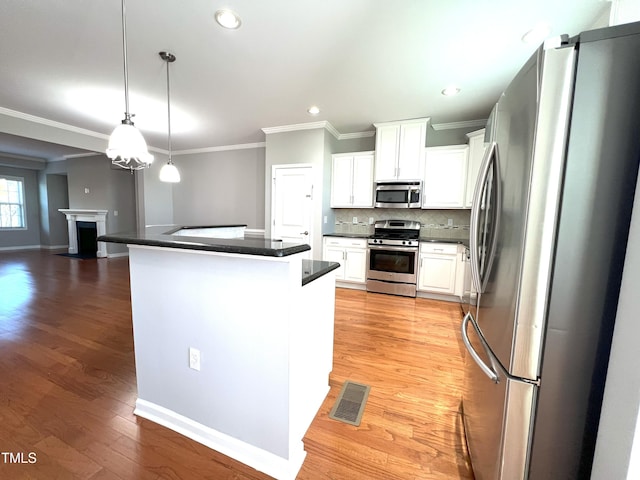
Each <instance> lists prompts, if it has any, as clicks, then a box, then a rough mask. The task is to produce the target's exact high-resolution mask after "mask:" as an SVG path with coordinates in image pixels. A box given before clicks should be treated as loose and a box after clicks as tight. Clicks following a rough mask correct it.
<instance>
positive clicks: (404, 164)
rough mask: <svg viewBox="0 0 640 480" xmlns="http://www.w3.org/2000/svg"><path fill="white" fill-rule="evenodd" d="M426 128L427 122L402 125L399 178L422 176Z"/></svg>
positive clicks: (406, 178)
mask: <svg viewBox="0 0 640 480" xmlns="http://www.w3.org/2000/svg"><path fill="white" fill-rule="evenodd" d="M426 129H427V125H426V124H425V123H409V124H403V125H401V127H400V150H399V153H398V174H397V177H398V179H399V180H417V179H420V178H422V165H423V162H424V147H425V141H426Z"/></svg>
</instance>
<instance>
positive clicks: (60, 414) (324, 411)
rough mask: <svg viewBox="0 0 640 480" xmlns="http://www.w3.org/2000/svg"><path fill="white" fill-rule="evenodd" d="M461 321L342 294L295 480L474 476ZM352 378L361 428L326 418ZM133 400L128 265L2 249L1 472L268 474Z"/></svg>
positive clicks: (418, 304)
mask: <svg viewBox="0 0 640 480" xmlns="http://www.w3.org/2000/svg"><path fill="white" fill-rule="evenodd" d="M162 292H163V286H162V285H158V294H159V295H161V294H162ZM459 322H460V310H459V307H458V306H457V305H455V304H451V303H446V302H436V301H429V300H423V299H409V298H401V297H393V296H388V295H379V294H367V293H365V292H361V291H354V290H344V289H338V290H337V297H336V326H335V353H334V369H333V373H332V375H331V386H332V388H331V392H330V394H329V396H328V397H327V399H326V400H325V402H324V404H323V406H322V408H321V409H320V412H319V413H318V415H317V416H316V419H315V420H314V422H313V423H312V425H311V427H310V429H309V431H308V432H307V435H306V437H305V448H306V450H307V451H308V455H307V458H306V460H305V463H304V465H303V467H302V470H301V471H300V474H299V475H298V479H299V480H315V479H318V480H329V479H331V480H360V479H361V480H364V479H367V480H376V479H379V480H382V479H384V480H391V479H402V480H413V479H470V478H473V475H472V473H471V470H470V468H469V463H468V458H467V455H466V451H465V445H464V440H463V433H462V426H461V420H460V416H459V412H458V411H459V404H460V387H461V384H462V378H463V373H462V363H461V362H462V361H461V358H462V350H461V348H463V347H462V346H461V341H460V339H459V337H458V336H459V334H458V325H459ZM347 379H349V380H353V381H357V382H361V383H366V384H368V385H370V386H371V392H370V395H369V399H368V402H367V406H366V409H365V412H364V415H363V418H362V423H361V425H360V426H359V427H354V426H351V425H348V424H345V423H341V422H337V421H335V420H331V419H329V418H328V413H329V410H330V409H331V407H332V406H333V403H334V401H335V399H336V397H337V395H338V393H339V391H340V388H341V386H342V383H343V382H344V381H345V380H347ZM135 399H136V381H135V365H134V356H133V337H132V328H131V306H130V299H129V276H128V261H127V259H126V258H121V259H108V260H107V259H100V260H77V259H73V258H68V257H62V256H57V255H54V254H52V253H50V252H33V251H31V252H17V253H16V252H11V253H6V252H5V253H0V478H7V479H9V478H10V479H38V480H40V479H47V480H49V479H91V480H98V479H103V480H105V479H109V480H110V479H125V480H127V479H149V480H153V479H160V478H163V479H165V478H166V479H216V480H226V479H235V480H266V479H269V478H270V477H268V476H266V475H264V474H262V473H260V472H256V471H255V470H253V469H251V468H249V467H246V466H244V465H242V464H240V463H238V462H236V461H234V460H231V459H229V458H228V457H225V456H223V455H221V454H219V453H217V452H215V451H213V450H211V449H209V448H207V447H205V446H203V445H200V444H198V443H196V442H194V441H191V440H189V439H187V438H185V437H183V436H181V435H179V434H177V433H175V432H173V431H171V430H168V429H165V428H163V427H160V426H158V425H156V424H154V423H152V422H150V421H147V420H144V419H139V418H137V417H136V416H134V415H133V413H132V412H133V407H134V403H135Z"/></svg>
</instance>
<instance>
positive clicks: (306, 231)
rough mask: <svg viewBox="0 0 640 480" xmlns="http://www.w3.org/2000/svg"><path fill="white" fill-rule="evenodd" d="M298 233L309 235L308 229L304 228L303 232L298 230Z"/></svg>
mask: <svg viewBox="0 0 640 480" xmlns="http://www.w3.org/2000/svg"><path fill="white" fill-rule="evenodd" d="M300 235H309V231H308V230H305V231H304V232H300Z"/></svg>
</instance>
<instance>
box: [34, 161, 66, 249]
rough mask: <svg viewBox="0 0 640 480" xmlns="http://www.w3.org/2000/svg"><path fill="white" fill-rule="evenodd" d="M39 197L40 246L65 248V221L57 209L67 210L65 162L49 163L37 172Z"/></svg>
mask: <svg viewBox="0 0 640 480" xmlns="http://www.w3.org/2000/svg"><path fill="white" fill-rule="evenodd" d="M38 187H39V197H40V245H41V246H43V247H61V248H62V247H65V246H68V245H69V233H68V230H67V220H66V218H65V216H64V215H62V214H61V213H60V212H59V211H58V209H59V208H69V187H68V183H67V162H66V161H58V162H49V163H48V164H47V165H46V167H45V169H44V170H40V171H39V172H38Z"/></svg>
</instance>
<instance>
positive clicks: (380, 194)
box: [375, 181, 422, 208]
mask: <svg viewBox="0 0 640 480" xmlns="http://www.w3.org/2000/svg"><path fill="white" fill-rule="evenodd" d="M421 203H422V182H419V181H415V182H407V181H403V182H378V183H376V201H375V206H376V208H420V206H421Z"/></svg>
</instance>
